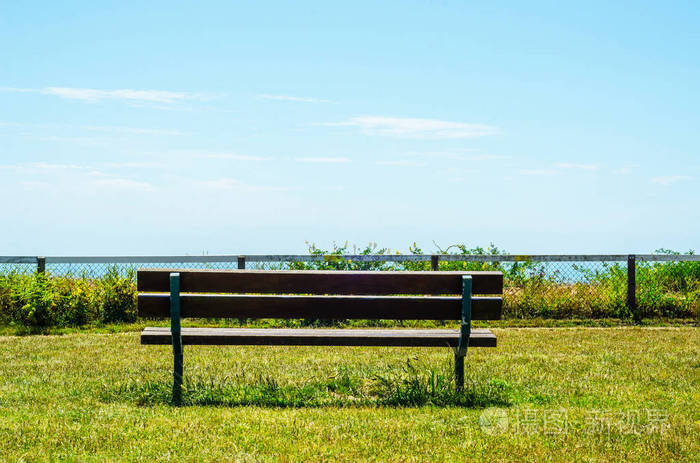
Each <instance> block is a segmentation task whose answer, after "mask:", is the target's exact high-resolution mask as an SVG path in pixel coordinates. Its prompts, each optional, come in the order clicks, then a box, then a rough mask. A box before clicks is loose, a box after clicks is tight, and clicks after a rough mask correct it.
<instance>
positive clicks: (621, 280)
mask: <svg viewBox="0 0 700 463" xmlns="http://www.w3.org/2000/svg"><path fill="white" fill-rule="evenodd" d="M139 268H168V269H216V270H233V269H265V270H290V269H293V270H324V269H325V270H397V271H401V270H424V271H450V270H451V271H475V270H498V271H501V272H503V274H504V315H505V316H506V317H515V318H532V317H544V318H602V317H615V318H626V317H633V318H641V317H642V316H656V317H664V316H668V317H698V316H700V308H699V301H700V256H697V255H694V254H686V255H680V254H646V255H627V254H618V255H490V254H487V255H483V254H482V255H473V254H468V255H467V254H441V255H427V254H401V255H399V254H394V255H392V254H354V255H347V254H311V255H245V256H230V255H229V256H165V257H163V256H159V257H147V256H127V257H33V256H25V257H0V274H8V273H16V274H17V273H19V274H32V273H34V272H37V271H39V272H45V273H46V274H47V275H49V276H52V277H66V278H83V279H100V278H104V277H105V276H106V275H107V274H108V273H109V272H112V273H117V274H120V275H133V274H134V272H135V270H137V269H139Z"/></svg>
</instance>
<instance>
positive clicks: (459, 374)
mask: <svg viewBox="0 0 700 463" xmlns="http://www.w3.org/2000/svg"><path fill="white" fill-rule="evenodd" d="M465 354H466V353H462V352H459V350H457V349H455V384H456V385H457V390H458V391H461V390H462V389H464V357H466V355H465Z"/></svg>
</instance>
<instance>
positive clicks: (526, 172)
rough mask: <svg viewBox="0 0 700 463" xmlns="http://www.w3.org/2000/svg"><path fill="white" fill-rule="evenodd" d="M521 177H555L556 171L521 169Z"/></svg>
mask: <svg viewBox="0 0 700 463" xmlns="http://www.w3.org/2000/svg"><path fill="white" fill-rule="evenodd" d="M518 173H519V174H520V175H555V174H556V173H557V171H556V170H553V169H520V170H519V171H518Z"/></svg>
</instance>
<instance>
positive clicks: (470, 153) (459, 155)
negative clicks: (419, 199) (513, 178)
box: [405, 149, 508, 161]
mask: <svg viewBox="0 0 700 463" xmlns="http://www.w3.org/2000/svg"><path fill="white" fill-rule="evenodd" d="M465 151H466V152H452V151H409V152H407V153H405V154H406V155H407V156H416V157H426V158H428V157H429V158H442V159H452V160H457V161H493V160H497V159H507V158H508V156H503V155H501V154H485V153H483V154H479V153H478V151H479V150H477V149H473V150H465Z"/></svg>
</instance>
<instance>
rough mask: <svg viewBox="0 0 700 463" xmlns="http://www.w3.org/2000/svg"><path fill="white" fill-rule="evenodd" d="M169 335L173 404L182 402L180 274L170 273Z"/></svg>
mask: <svg viewBox="0 0 700 463" xmlns="http://www.w3.org/2000/svg"><path fill="white" fill-rule="evenodd" d="M170 335H171V337H172V339H173V404H174V405H180V404H182V357H183V351H182V330H181V328H180V274H179V273H171V274H170Z"/></svg>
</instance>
